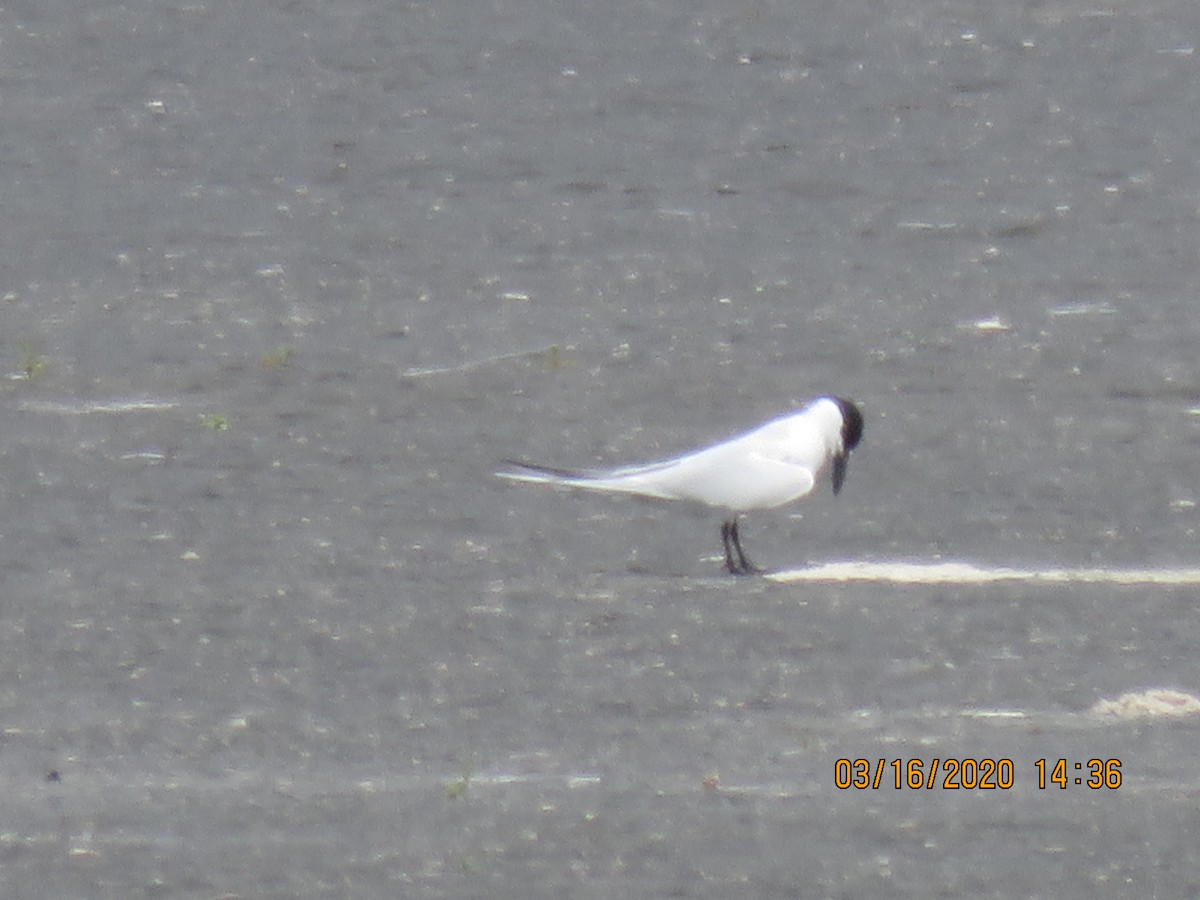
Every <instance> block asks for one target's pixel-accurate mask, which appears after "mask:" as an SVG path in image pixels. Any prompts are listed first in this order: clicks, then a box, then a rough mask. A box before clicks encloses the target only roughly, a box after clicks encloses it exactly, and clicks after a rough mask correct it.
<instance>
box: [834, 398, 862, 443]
mask: <svg viewBox="0 0 1200 900" xmlns="http://www.w3.org/2000/svg"><path fill="white" fill-rule="evenodd" d="M833 399H834V400H836V401H837V405H838V406H839V407H841V410H842V452H843V453H849V452H850V451H851V450H853V449H854V448H855V447H857V446H858V442H859V441H861V440H862V433H863V417H862V411H861V410H859V408H858V407H857V406H855V405H854V404H853V403H852V402H851V401H849V400H843V399H842V398H841V397H834V398H833Z"/></svg>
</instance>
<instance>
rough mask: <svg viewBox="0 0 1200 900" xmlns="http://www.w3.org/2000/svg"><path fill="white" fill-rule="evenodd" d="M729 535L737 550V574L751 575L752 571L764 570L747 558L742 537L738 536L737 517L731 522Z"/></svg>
mask: <svg viewBox="0 0 1200 900" xmlns="http://www.w3.org/2000/svg"><path fill="white" fill-rule="evenodd" d="M729 536H730V538H731V539H732V541H733V549H734V550H736V551H737V557H738V571H737V574H738V575H749V574H750V573H751V572H760V571H762V570H761V569H759V567H758V566H756V565H755V564H754V563H752V562H750V560H749V559H747V558H746V552H745V551H744V550H743V549H742V541H741V538H739V537H738V523H737V519H736V518H735V519H734V520H733V522H732V523H730V529H729Z"/></svg>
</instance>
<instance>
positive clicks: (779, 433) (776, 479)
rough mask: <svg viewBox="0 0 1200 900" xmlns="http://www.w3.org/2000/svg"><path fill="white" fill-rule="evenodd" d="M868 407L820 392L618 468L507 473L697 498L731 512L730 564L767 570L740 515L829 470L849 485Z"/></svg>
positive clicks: (726, 532) (526, 467)
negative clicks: (788, 408)
mask: <svg viewBox="0 0 1200 900" xmlns="http://www.w3.org/2000/svg"><path fill="white" fill-rule="evenodd" d="M862 433H863V417H862V412H861V411H860V410H859V408H858V407H857V406H855V405H854V404H853V403H852V402H850V401H849V400H843V399H841V398H840V397H818V398H817V399H815V400H813V401H811V402H810V403H808V405H807V406H805V407H803V408H802V409H799V410H796V411H794V412H790V413H786V414H784V415H782V416H778V417H776V418H774V419H770V420H768V421H766V422H764V423H763V424H761V425H759V426H757V427H756V428H753V429H751V430H750V431H747V432H745V433H744V434H740V435H737V436H735V437H731V438H728V439H727V440H724V441H721V442H719V443H716V444H712V445H710V446H708V447H701V448H699V449H696V450H692V451H691V452H689V453H684V454H682V455H680V456H673V457H670V458H669V459H660V460H656V461H654V462H648V463H641V464H638V465H630V466H620V467H618V468H615V469H580V470H572V469H557V468H551V467H550V466H542V465H537V464H534V463H525V462H518V461H515V460H507V461H506V465H508V466H510V468H508V469H505V470H502V471H499V472H497V473H496V474H497V475H499V476H500V477H501V478H509V479H512V480H513V481H526V482H534V483H538V484H555V485H561V486H565V487H572V488H582V489H584V490H589V491H602V492H605V493H616V494H633V495H636V496H640V497H655V498H658V499H662V500H692V501H697V502H700V503H704V504H707V505H708V506H714V507H718V508H720V509H724V510H725V511H726V512H727V513H728V517H727V518H726V519H724V521H723V522H722V523H721V541H722V543H723V544H724V545H725V568H726V569H727V570H728V571H729V572H731V573H732V574H734V575H746V574H749V573H752V572H758V571H761V570H760V569H758V567H757V566H755V565H754V564H752V563H751V562H750V560H749V559H748V558H747V556H746V553H745V551H744V550H743V549H742V542H741V539H740V537H739V536H738V518H739V517H740V516H741V515H742V514H743V513H747V512H750V511H751V510H755V509H772V508H774V507H777V506H783V505H784V504H787V503H791V502H793V501H795V500H799V499H800V498H801V497H805V496H807V495H808V494H809V493H811V492H812V489H813V487H814V486H815V485H816V483H817V479H818V478H819V477H820V476H821V474H822V473H823V472H824V471H825V470H826V469H827V468H828V469H830V471H831V473H832V480H833V492H834V494H837V493H838V492H839V491H841V489H842V483H843V482H844V481H845V479H846V462H847V460H848V459H849V456H850V451H851V450H853V449H854V448H855V447H857V446H858V442H859V441H860V440H862Z"/></svg>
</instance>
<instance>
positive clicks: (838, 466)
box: [833, 453, 849, 495]
mask: <svg viewBox="0 0 1200 900" xmlns="http://www.w3.org/2000/svg"><path fill="white" fill-rule="evenodd" d="M848 461H849V456H848V455H847V454H845V453H839V454H838V455H837V456H835V457H834V458H833V493H834V495H836V494H837V493H838V492H839V491H840V490H841V489H842V482H843V481H845V480H846V463H847V462H848Z"/></svg>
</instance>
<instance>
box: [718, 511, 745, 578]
mask: <svg viewBox="0 0 1200 900" xmlns="http://www.w3.org/2000/svg"><path fill="white" fill-rule="evenodd" d="M736 531H737V519H733V520H731V521H729V522H722V523H721V542H722V543H723V544H724V545H725V568H726V569H727V570H728V571H729V573H730V574H731V575H741V574H742V570H741V569H740V568H739V567H738V564H737V563H736V562H734V561H733V535H734V534H735V533H736Z"/></svg>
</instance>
